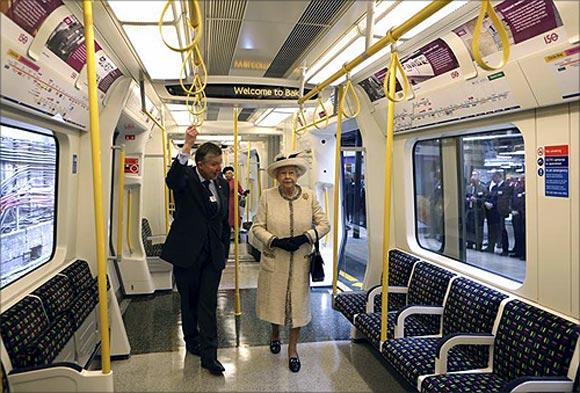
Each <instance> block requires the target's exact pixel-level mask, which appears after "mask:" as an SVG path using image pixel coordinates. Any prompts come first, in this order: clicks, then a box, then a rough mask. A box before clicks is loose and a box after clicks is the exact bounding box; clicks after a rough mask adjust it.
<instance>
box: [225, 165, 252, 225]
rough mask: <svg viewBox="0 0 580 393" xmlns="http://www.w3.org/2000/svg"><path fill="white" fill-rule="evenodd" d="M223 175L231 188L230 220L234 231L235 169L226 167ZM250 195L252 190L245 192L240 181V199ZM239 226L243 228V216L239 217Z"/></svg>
mask: <svg viewBox="0 0 580 393" xmlns="http://www.w3.org/2000/svg"><path fill="white" fill-rule="evenodd" d="M223 174H224V176H225V178H226V180H227V181H228V184H229V186H230V201H229V203H230V211H229V214H228V220H229V222H230V227H232V231H233V229H234V168H233V167H231V166H226V167H225V168H224V169H223ZM249 193H250V190H245V191H244V189H243V188H242V186H241V185H240V183H239V181H238V195H239V196H240V197H243V196H247V195H248V194H249ZM238 225H239V227H240V228H241V225H242V216H241V215H239V216H238Z"/></svg>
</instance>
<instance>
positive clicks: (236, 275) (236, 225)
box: [234, 107, 242, 316]
mask: <svg viewBox="0 0 580 393" xmlns="http://www.w3.org/2000/svg"><path fill="white" fill-rule="evenodd" d="M238 111H239V109H238V108H237V107H236V108H234V168H235V170H234V285H235V294H234V315H236V316H239V315H242V310H241V304H240V272H239V270H240V252H239V251H240V244H239V234H240V220H239V217H240V211H239V199H238V198H239V197H238V168H239V162H238V161H239V159H238Z"/></svg>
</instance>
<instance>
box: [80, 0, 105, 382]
mask: <svg viewBox="0 0 580 393" xmlns="http://www.w3.org/2000/svg"><path fill="white" fill-rule="evenodd" d="M83 17H84V23H85V26H84V30H85V44H86V52H87V82H88V87H89V91H88V95H89V116H90V135H91V155H92V161H93V198H94V204H95V206H94V207H95V232H96V241H97V244H96V247H97V268H98V269H97V270H98V276H97V277H98V280H97V281H98V285H99V322H100V327H101V329H100V330H101V366H102V369H103V374H108V373H110V372H111V359H110V355H111V352H110V347H109V345H110V343H109V312H108V305H107V278H106V277H107V260H106V251H105V222H104V217H103V214H104V210H103V184H102V183H103V179H102V175H101V138H100V126H99V101H98V96H97V70H96V63H95V34H94V31H93V4H92V2H91V1H90V0H83Z"/></svg>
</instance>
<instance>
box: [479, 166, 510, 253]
mask: <svg viewBox="0 0 580 393" xmlns="http://www.w3.org/2000/svg"><path fill="white" fill-rule="evenodd" d="M491 180H492V182H491V184H490V186H489V193H488V194H487V198H486V201H485V203H484V205H485V208H486V209H487V213H486V217H487V227H488V229H489V231H488V233H489V242H488V245H487V248H486V249H485V251H487V252H491V253H493V252H494V250H495V246H496V244H497V245H500V244H501V249H502V252H501V255H502V256H508V247H509V246H508V244H509V243H508V234H507V230H506V227H505V218H506V216H507V215H508V214H509V206H510V199H511V190H510V188H509V186H508V184H507V183H506V182H505V181H504V180H503V176H502V174H501V172H500V171H498V170H496V171H495V172H494V173H493V175H492V178H491Z"/></svg>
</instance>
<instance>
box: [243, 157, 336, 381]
mask: <svg viewBox="0 0 580 393" xmlns="http://www.w3.org/2000/svg"><path fill="white" fill-rule="evenodd" d="M298 154H299V153H295V154H290V155H288V156H285V155H278V156H277V157H276V158H275V160H274V162H273V163H272V164H271V165H270V166H269V167H268V174H269V175H270V176H271V177H273V178H275V179H276V180H278V184H279V186H277V187H274V188H270V189H268V190H266V191H264V192H263V193H262V197H261V199H260V205H259V207H258V211H257V213H256V217H255V219H254V224H253V226H252V229H251V231H252V234H253V236H255V238H256V239H257V240H259V241H260V242H261V243H262V256H261V259H260V273H259V277H258V291H257V299H256V313H257V315H258V318H260V319H262V320H264V321H267V322H270V323H271V324H272V336H271V339H270V350H271V351H272V353H279V352H280V325H285V326H286V325H287V326H289V328H290V334H289V342H288V357H289V363H288V366H289V368H290V370H291V371H293V372H298V371H299V370H300V360H299V358H298V352H297V349H296V346H297V343H298V337H299V335H300V328H301V327H302V326H305V325H307V324H308V323H309V322H310V320H311V318H312V316H311V313H310V277H309V273H310V258H309V257H308V255H309V254H310V252H311V250H312V244H314V242H315V241H316V238H317V236H318V237H319V238H321V237H322V236H324V235H326V234H327V233H328V232H329V230H330V225H329V224H328V219H327V218H326V215H325V214H324V212H323V211H322V209H321V207H320V204H319V203H318V201H317V198H316V194H315V193H314V192H313V191H312V190H310V189H307V188H305V187H301V186H299V185H298V184H297V181H298V178H299V177H300V176H302V175H303V174H304V173H305V172H306V162H305V161H304V160H303V159H302V158H300V157H298Z"/></svg>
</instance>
